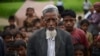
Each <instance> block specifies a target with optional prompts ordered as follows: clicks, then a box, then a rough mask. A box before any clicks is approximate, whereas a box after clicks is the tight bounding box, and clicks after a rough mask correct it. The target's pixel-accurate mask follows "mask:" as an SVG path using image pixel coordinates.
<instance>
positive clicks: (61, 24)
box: [58, 22, 65, 30]
mask: <svg viewBox="0 0 100 56" xmlns="http://www.w3.org/2000/svg"><path fill="white" fill-rule="evenodd" d="M58 27H59V28H60V29H62V30H65V27H64V23H63V22H59V23H58Z"/></svg>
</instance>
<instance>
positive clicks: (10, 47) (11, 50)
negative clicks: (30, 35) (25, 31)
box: [6, 41, 15, 56]
mask: <svg viewBox="0 0 100 56" xmlns="http://www.w3.org/2000/svg"><path fill="white" fill-rule="evenodd" d="M6 47H7V48H6V51H7V52H6V55H7V56H15V45H14V41H12V42H9V43H7V44H6Z"/></svg>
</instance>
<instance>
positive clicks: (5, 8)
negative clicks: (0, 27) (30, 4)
mask: <svg viewBox="0 0 100 56" xmlns="http://www.w3.org/2000/svg"><path fill="white" fill-rule="evenodd" d="M22 4H23V2H6V3H0V17H6V18H7V17H8V16H10V15H13V14H14V13H15V12H16V11H17V10H18V9H19V8H20V7H21V5H22Z"/></svg>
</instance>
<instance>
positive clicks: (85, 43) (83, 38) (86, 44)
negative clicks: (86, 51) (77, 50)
mask: <svg viewBox="0 0 100 56" xmlns="http://www.w3.org/2000/svg"><path fill="white" fill-rule="evenodd" d="M80 33H81V41H82V44H83V45H84V46H85V47H86V48H89V43H88V40H87V38H86V35H85V33H84V32H80Z"/></svg>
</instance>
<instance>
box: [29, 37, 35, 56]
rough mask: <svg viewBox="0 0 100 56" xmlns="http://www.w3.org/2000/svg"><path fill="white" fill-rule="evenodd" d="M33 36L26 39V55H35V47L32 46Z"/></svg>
mask: <svg viewBox="0 0 100 56" xmlns="http://www.w3.org/2000/svg"><path fill="white" fill-rule="evenodd" d="M35 38H36V37H35V36H34V35H33V36H31V37H30V38H29V40H28V43H27V56H36V55H35V48H34V43H35Z"/></svg>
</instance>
